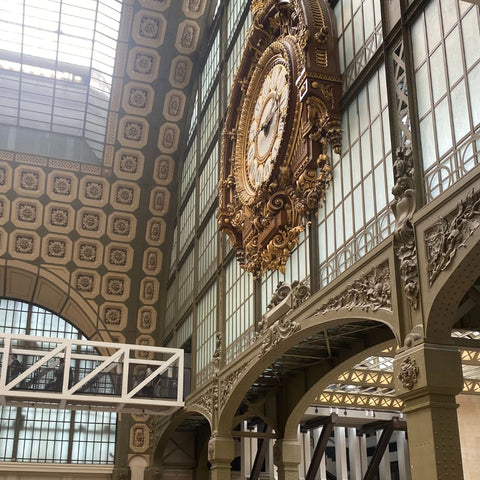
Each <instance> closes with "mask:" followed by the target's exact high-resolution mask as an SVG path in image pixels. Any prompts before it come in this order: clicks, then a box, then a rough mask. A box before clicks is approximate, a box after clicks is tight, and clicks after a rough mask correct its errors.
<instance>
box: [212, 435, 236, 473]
mask: <svg viewBox="0 0 480 480" xmlns="http://www.w3.org/2000/svg"><path fill="white" fill-rule="evenodd" d="M234 455H235V445H234V441H233V438H228V437H218V436H217V435H216V434H215V433H214V434H213V435H212V436H211V437H210V440H209V442H208V460H209V462H210V464H211V468H210V480H230V478H231V475H230V474H231V463H232V460H233V459H234Z"/></svg>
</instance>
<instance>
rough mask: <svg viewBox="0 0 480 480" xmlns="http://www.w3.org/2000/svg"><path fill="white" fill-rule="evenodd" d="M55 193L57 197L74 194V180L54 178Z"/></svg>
mask: <svg viewBox="0 0 480 480" xmlns="http://www.w3.org/2000/svg"><path fill="white" fill-rule="evenodd" d="M53 192H54V193H56V194H57V195H64V196H67V195H70V194H71V193H72V179H71V178H68V177H60V176H55V177H53Z"/></svg>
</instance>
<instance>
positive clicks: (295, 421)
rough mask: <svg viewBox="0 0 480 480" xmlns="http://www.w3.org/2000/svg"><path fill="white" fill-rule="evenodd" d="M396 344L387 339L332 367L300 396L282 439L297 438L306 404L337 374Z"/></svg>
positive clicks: (334, 378) (333, 381)
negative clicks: (300, 398)
mask: <svg viewBox="0 0 480 480" xmlns="http://www.w3.org/2000/svg"><path fill="white" fill-rule="evenodd" d="M396 345H397V342H396V341H395V340H387V341H385V342H382V343H380V344H378V345H375V346H373V347H371V348H368V349H366V350H363V351H362V352H359V353H357V354H355V355H353V356H351V357H350V358H349V359H348V360H346V361H344V362H342V363H340V364H339V365H337V366H336V367H335V368H333V369H332V370H331V371H330V372H329V373H328V374H327V375H325V376H324V377H323V378H322V379H321V380H320V381H319V382H317V383H316V384H315V386H314V387H312V388H311V389H310V390H309V391H308V392H307V393H306V394H305V395H304V396H303V397H302V400H301V401H300V402H299V403H298V404H297V406H296V407H295V409H294V410H293V411H292V412H291V414H290V416H289V417H288V419H287V421H286V423H285V430H284V439H287V440H297V429H298V425H299V423H300V420H301V417H302V415H303V414H304V413H305V411H306V409H307V408H308V406H309V405H310V404H311V403H312V402H313V399H314V398H315V397H316V396H317V395H318V394H319V393H321V392H322V391H323V390H324V389H325V388H326V387H327V386H328V385H330V384H332V383H335V380H336V379H337V378H338V377H339V375H341V374H342V373H343V372H345V371H346V370H349V369H351V368H353V367H354V366H355V365H356V364H357V363H359V362H361V361H362V360H364V359H365V358H367V357H369V356H371V355H375V354H376V353H378V352H380V351H382V350H383V349H385V348H389V347H392V346H396Z"/></svg>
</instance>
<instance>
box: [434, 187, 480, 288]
mask: <svg viewBox="0 0 480 480" xmlns="http://www.w3.org/2000/svg"><path fill="white" fill-rule="evenodd" d="M479 225H480V193H479V192H475V191H474V190H473V189H472V191H471V193H470V194H468V195H467V198H466V199H465V200H461V201H460V203H459V204H458V207H457V211H456V212H455V213H453V214H452V215H449V216H448V217H441V218H440V219H439V220H438V222H437V223H436V224H435V225H434V226H433V227H432V228H431V229H430V230H429V231H428V233H427V235H426V246H427V270H428V279H429V285H430V287H431V286H432V285H433V284H434V282H435V280H436V279H437V278H438V276H439V275H440V273H441V272H443V271H444V270H445V269H446V268H447V267H448V266H449V265H450V263H452V261H453V259H454V258H455V256H456V255H457V251H458V249H459V248H461V247H465V246H466V242H467V240H468V239H469V238H470V237H471V236H472V235H473V233H474V232H475V230H476V229H477V228H478V226H479Z"/></svg>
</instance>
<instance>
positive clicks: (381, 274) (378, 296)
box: [316, 265, 392, 315]
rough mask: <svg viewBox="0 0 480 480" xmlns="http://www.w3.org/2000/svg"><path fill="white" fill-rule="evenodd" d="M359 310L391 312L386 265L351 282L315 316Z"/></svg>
mask: <svg viewBox="0 0 480 480" xmlns="http://www.w3.org/2000/svg"><path fill="white" fill-rule="evenodd" d="M354 308H355V309H357V308H358V309H360V310H365V311H367V312H368V311H372V312H376V311H377V310H380V309H383V310H389V311H391V310H392V294H391V287H390V269H389V268H388V266H387V265H383V266H381V267H377V268H374V269H373V270H372V271H371V272H369V273H368V274H366V275H362V276H361V277H360V278H358V279H357V280H355V281H354V282H352V283H351V284H350V285H348V286H347V288H346V289H345V290H344V291H343V292H342V293H340V294H339V295H337V296H335V297H333V298H331V299H330V300H328V302H326V303H325V304H324V305H322V306H321V307H320V308H319V309H318V310H317V311H316V314H317V315H318V314H321V315H324V314H326V313H327V312H332V311H338V310H348V311H350V310H353V309H354Z"/></svg>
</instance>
